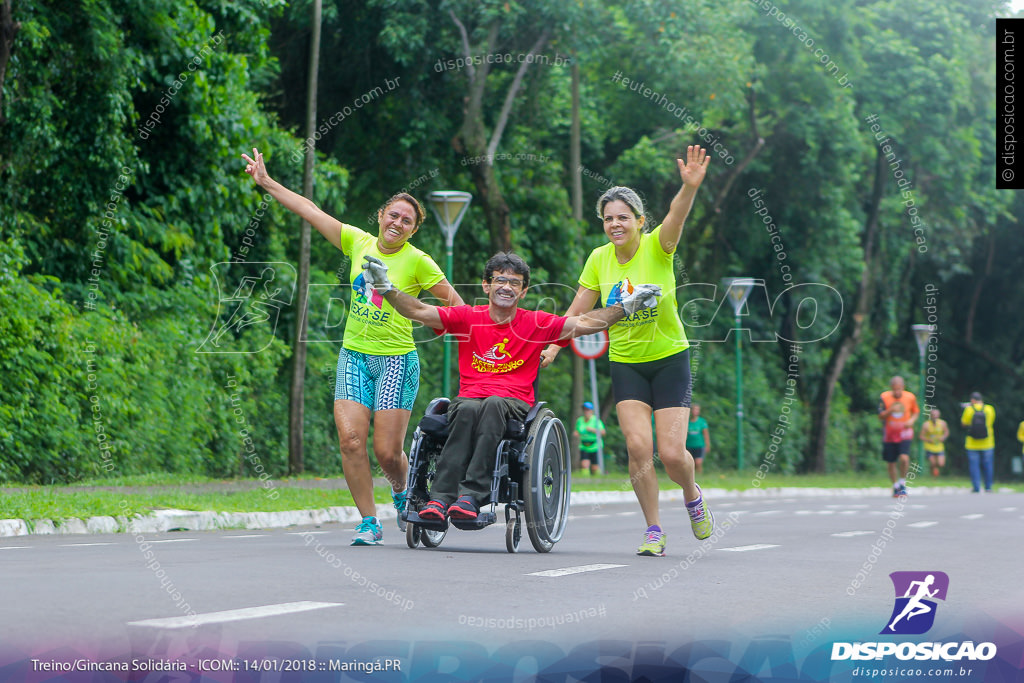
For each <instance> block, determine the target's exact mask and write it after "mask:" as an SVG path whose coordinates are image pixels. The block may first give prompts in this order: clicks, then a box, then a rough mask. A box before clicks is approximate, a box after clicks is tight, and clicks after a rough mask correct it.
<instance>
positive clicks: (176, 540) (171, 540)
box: [150, 538, 198, 543]
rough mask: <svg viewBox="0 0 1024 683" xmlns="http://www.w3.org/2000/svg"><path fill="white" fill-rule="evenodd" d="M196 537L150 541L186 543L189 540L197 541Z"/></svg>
mask: <svg viewBox="0 0 1024 683" xmlns="http://www.w3.org/2000/svg"><path fill="white" fill-rule="evenodd" d="M195 540H198V539H195V538H165V539H163V540H161V541H150V543H186V542H188V541H195Z"/></svg>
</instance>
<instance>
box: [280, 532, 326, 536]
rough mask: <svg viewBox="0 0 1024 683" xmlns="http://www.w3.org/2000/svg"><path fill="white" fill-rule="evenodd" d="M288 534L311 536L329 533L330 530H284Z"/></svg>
mask: <svg viewBox="0 0 1024 683" xmlns="http://www.w3.org/2000/svg"><path fill="white" fill-rule="evenodd" d="M285 533H286V534H288V535H289V536H311V535H313V534H329V533H331V532H330V531H286V532H285Z"/></svg>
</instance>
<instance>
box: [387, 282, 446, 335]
mask: <svg viewBox="0 0 1024 683" xmlns="http://www.w3.org/2000/svg"><path fill="white" fill-rule="evenodd" d="M384 298H385V299H387V301H388V303H389V304H391V305H392V306H394V307H395V310H396V311H398V314H399V315H401V316H402V317H403V318H408V319H409V320H415V321H416V322H418V323H423V324H424V325H426V326H427V327H430V328H432V329H435V330H441V329H444V326H443V325H441V314H440V313H438V312H437V306H431V305H430V304H425V303H423V302H422V301H420V300H419V299H417V298H416V297H414V296H409V295H408V294H406V293H405V292H403V291H402V290H400V289H390V290H388V291H387V292H386V293H385V294H384Z"/></svg>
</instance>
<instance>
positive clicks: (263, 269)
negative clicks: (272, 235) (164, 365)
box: [196, 262, 295, 353]
mask: <svg viewBox="0 0 1024 683" xmlns="http://www.w3.org/2000/svg"><path fill="white" fill-rule="evenodd" d="M210 274H211V275H212V277H213V280H214V282H216V284H217V290H218V299H219V305H218V311H217V318H216V320H214V323H213V328H212V329H211V330H210V333H209V334H208V335H207V337H206V339H205V340H204V341H203V343H202V344H200V345H199V348H198V349H196V353H257V352H259V351H262V350H263V349H265V348H267V347H268V346H270V344H271V342H273V340H274V331H275V330H276V329H277V322H278V318H279V317H280V314H281V309H282V308H284V307H285V306H289V305H290V304H291V301H292V295H293V294H294V291H295V268H293V267H292V266H291V265H290V264H288V263H248V262H237V263H228V262H222V263H215V264H213V265H212V266H210ZM228 292H230V294H227V293H228ZM243 335H249V336H250V339H248V340H247V341H244V342H243V340H242V339H241V338H242V336H243Z"/></svg>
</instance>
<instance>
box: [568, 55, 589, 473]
mask: <svg viewBox="0 0 1024 683" xmlns="http://www.w3.org/2000/svg"><path fill="white" fill-rule="evenodd" d="M581 165H582V162H581V151H580V65H579V63H578V62H577V61H576V55H575V54H573V60H572V127H571V128H570V129H569V174H570V176H572V217H573V220H575V221H577V225H579V224H580V222H581V221H582V220H583V174H582V172H581V171H580V167H581ZM577 239H579V235H577ZM585 372H586V370H585V369H584V363H583V359H582V358H580V357H579V356H578V355H576V353H575V352H574V353H573V354H572V413H571V416H572V417H570V421H569V426H570V431H571V434H572V438H571V439H570V443H571V444H572V469H573V471H576V470H578V469H579V468H580V459H581V458H580V439H579V435H578V434H577V433H576V429H575V427H576V420H578V419H579V418H580V417H581V416H582V415H583V410H582V408H581V406H582V404H583V375H584V373H585Z"/></svg>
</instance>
